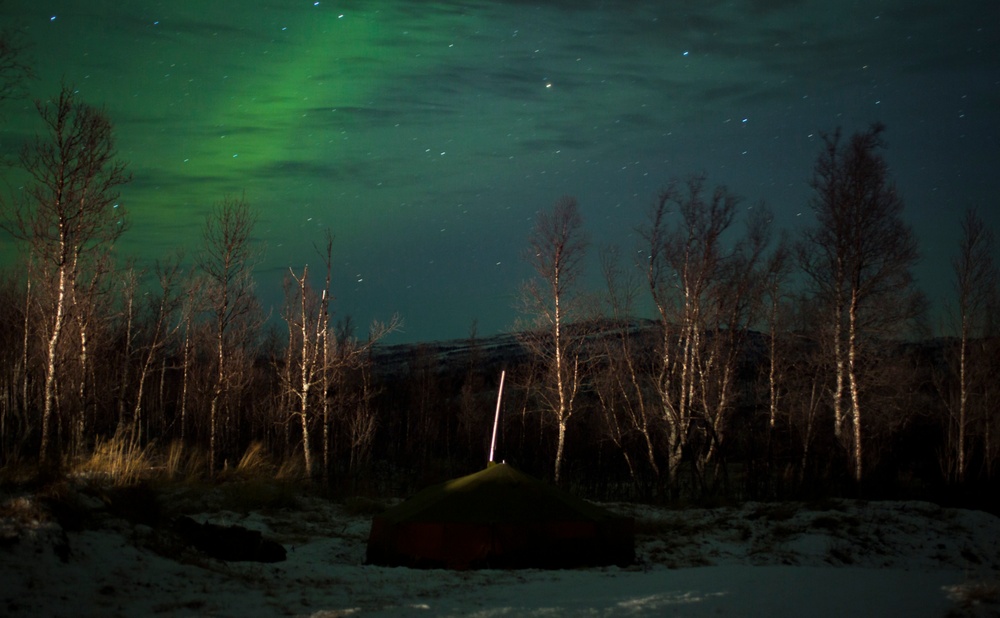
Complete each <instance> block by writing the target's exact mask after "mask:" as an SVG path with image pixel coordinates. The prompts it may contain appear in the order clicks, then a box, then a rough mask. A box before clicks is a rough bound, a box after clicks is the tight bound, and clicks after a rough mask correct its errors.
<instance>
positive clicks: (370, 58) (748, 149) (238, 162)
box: [0, 0, 1000, 342]
mask: <svg viewBox="0 0 1000 618" xmlns="http://www.w3.org/2000/svg"><path fill="white" fill-rule="evenodd" d="M623 7H624V8H623ZM0 24H2V25H3V26H4V27H7V28H15V29H17V30H19V31H20V32H21V33H22V35H23V37H24V39H25V40H26V41H27V42H29V43H30V44H31V45H32V47H31V50H30V52H31V58H32V60H33V61H34V64H35V65H36V66H37V72H38V77H39V79H38V80H36V81H34V82H33V83H32V84H31V89H32V96H33V97H43V98H44V97H48V96H51V95H54V94H55V93H56V92H58V89H59V84H60V81H61V80H64V81H65V82H66V83H68V84H72V85H74V86H75V87H76V88H77V89H78V90H79V96H80V99H81V100H83V101H85V102H87V103H90V104H94V105H99V106H100V105H103V106H105V107H106V108H107V111H108V113H109V115H110V117H111V119H112V121H113V123H114V124H115V126H116V129H117V136H118V144H119V151H120V155H121V158H122V159H124V160H125V161H127V162H128V163H129V167H130V170H131V171H132V173H133V174H134V180H133V182H132V183H131V184H129V185H128V186H127V187H125V189H124V190H123V192H122V202H123V203H124V204H125V206H126V207H127V208H128V210H129V213H130V215H131V219H132V227H131V229H130V231H129V232H128V234H127V235H126V237H125V238H124V239H123V243H122V251H123V253H124V254H127V255H129V254H130V255H136V256H138V257H139V258H140V259H141V260H143V261H146V262H148V261H151V260H153V259H156V258H158V257H163V256H165V255H167V254H168V253H170V252H171V251H173V250H174V248H177V247H182V248H186V249H187V252H188V255H189V256H190V255H191V254H193V252H194V251H196V250H197V247H198V244H199V243H200V240H201V234H202V229H203V226H204V222H205V216H206V214H207V213H208V211H209V209H210V208H211V206H212V204H213V203H215V202H217V201H219V200H220V199H222V198H223V197H225V196H227V195H240V194H244V193H245V195H246V199H247V201H248V202H250V204H251V205H252V206H254V207H255V208H256V210H257V211H258V213H259V216H260V222H259V226H258V235H259V237H260V240H261V241H262V242H263V244H264V246H265V250H266V253H265V258H264V262H263V263H262V265H261V268H260V272H259V276H258V284H259V293H260V295H261V297H262V298H263V299H264V300H265V302H266V303H267V304H269V305H270V304H275V305H276V304H277V303H278V302H280V296H281V279H282V277H283V276H284V274H285V273H287V269H288V267H289V266H292V267H294V268H296V269H299V270H300V269H301V268H302V266H303V265H304V264H306V263H310V264H312V265H314V268H316V267H318V265H319V259H318V257H317V255H316V253H315V251H314V249H313V246H312V245H313V243H321V242H322V237H323V230H324V229H325V228H329V229H330V230H331V231H332V232H333V233H334V235H335V237H336V240H335V247H334V251H335V268H336V272H335V279H334V294H335V296H336V310H337V313H338V315H340V316H343V315H345V314H350V315H352V316H353V317H354V319H355V321H356V322H358V323H360V324H364V323H366V322H367V321H368V320H370V319H372V318H383V319H384V318H388V317H389V316H390V315H391V314H392V313H394V312H399V313H400V314H401V315H402V317H403V318H404V320H405V322H406V326H405V330H404V332H402V333H399V334H397V335H394V336H393V339H392V341H397V342H398V341H419V340H433V339H447V338H455V337H463V336H465V335H466V334H467V333H468V331H469V327H470V325H471V323H472V322H473V320H477V321H478V324H479V332H480V334H492V333H494V332H499V331H504V330H507V329H509V328H510V327H511V326H512V325H513V323H514V320H515V318H516V312H515V309H514V307H515V295H516V292H517V288H518V284H519V282H520V281H522V280H523V279H524V278H525V277H527V276H528V274H529V273H528V271H527V268H526V267H525V265H524V264H523V263H522V261H521V259H520V253H521V251H522V248H523V247H524V246H525V244H526V237H527V234H528V232H529V231H530V228H531V225H532V223H533V221H534V216H535V213H536V212H537V211H538V210H540V209H544V208H548V207H550V206H551V205H552V204H553V202H554V201H555V200H556V199H557V198H558V197H559V196H561V195H567V194H568V195H574V196H576V197H577V198H578V200H579V202H580V205H581V208H582V212H583V216H584V224H585V227H586V229H587V231H588V233H589V234H590V236H591V240H592V246H593V249H594V250H593V253H594V257H595V260H594V264H593V266H594V267H593V268H592V274H593V276H594V279H595V281H594V287H596V286H597V285H598V283H597V281H596V279H597V277H598V272H597V268H596V253H597V251H596V249H597V247H599V246H601V245H603V244H605V243H609V242H614V243H617V244H618V245H620V246H621V248H622V249H623V251H625V252H634V251H635V250H636V249H637V246H636V242H637V239H636V237H635V234H634V231H633V230H634V228H635V227H636V226H637V225H639V224H641V223H642V222H643V220H644V216H645V213H646V210H647V208H648V207H649V205H650V204H651V202H652V200H653V198H654V196H655V194H656V192H657V190H658V189H660V188H661V187H662V186H664V185H665V184H666V183H667V182H668V181H669V180H670V179H671V178H673V177H678V176H684V175H687V174H690V173H692V172H705V173H706V174H707V175H708V177H709V180H710V181H711V182H713V183H725V184H727V185H729V186H730V188H731V189H732V190H734V191H735V192H736V193H738V194H740V195H742V196H744V198H745V200H746V204H747V205H750V204H753V203H755V202H757V201H759V200H764V201H766V202H767V203H768V204H769V206H770V207H771V208H772V210H774V212H775V216H776V221H777V224H778V225H779V226H782V227H788V228H793V229H794V228H795V227H797V226H800V225H804V224H808V223H810V222H811V217H810V215H809V211H808V206H807V200H808V198H809V190H808V186H807V182H808V179H809V176H810V173H811V169H812V164H813V161H814V160H815V157H816V155H817V154H818V152H819V148H820V143H821V140H820V138H819V134H820V132H822V131H832V130H833V129H835V128H836V127H838V126H840V127H842V128H843V129H844V130H845V131H846V132H851V131H855V130H859V129H863V128H865V127H867V126H868V124H869V123H871V122H872V121H876V120H879V121H882V122H885V123H886V124H887V126H888V135H887V138H888V142H889V150H888V151H887V152H886V156H887V159H888V161H889V163H890V166H891V169H892V172H893V174H894V177H895V179H896V181H897V183H898V185H899V187H900V189H901V191H902V193H903V195H904V198H905V200H906V203H907V215H908V217H909V218H910V221H911V222H912V224H913V225H914V227H915V228H916V231H917V234H918V237H919V238H920V241H921V244H922V247H923V251H924V259H923V262H922V264H921V267H920V270H919V271H918V275H919V278H920V281H921V284H922V286H923V287H924V289H925V290H926V291H927V292H928V293H929V295H930V296H931V298H932V299H940V298H941V297H942V294H944V293H946V292H947V286H948V278H949V274H950V273H949V268H950V267H949V264H948V261H949V259H950V256H951V254H952V252H953V251H954V247H955V243H956V241H957V236H958V219H959V217H960V215H961V213H962V211H963V210H964V209H965V208H966V207H967V206H971V205H979V206H980V208H981V209H982V210H983V212H984V214H986V216H987V218H988V220H989V221H990V222H991V223H992V224H993V226H994V228H997V227H1000V225H998V223H1000V213H998V211H1000V204H998V203H997V196H998V195H1000V174H998V173H997V170H1000V143H998V142H1000V5H998V4H997V2H996V1H995V0H972V1H963V2H959V3H953V2H945V1H943V0H940V1H921V0H915V1H914V0H874V1H872V2H843V3H831V2H827V1H821V0H801V1H799V0H735V1H729V2H721V1H720V2H713V1H710V2H698V3H692V2H689V3H672V2H662V1H649V2H643V1H636V2H628V3H624V2H596V1H591V2H587V1H578V2H569V1H556V2H527V1H524V2H498V1H494V2H486V1H476V0H462V1H454V2H446V1H442V2H424V1H416V0H409V1H404V0H374V1H369V2H333V1H321V2H314V1H298V0H280V1H279V0H267V1H264V0H243V1H236V0H219V1H204V2H202V1H198V2H195V1H192V0H176V1H171V2H146V1H138V0H135V1H124V2H123V1H120V0H119V1H114V2H113V1H109V0H90V1H88V2H78V1H70V0H63V1H47V0H2V1H0ZM2 111H3V116H2V119H3V120H2V122H3V124H2V125H0V128H2V129H3V131H2V133H0V147H2V148H3V149H4V150H5V151H8V152H12V151H14V150H16V148H17V147H18V145H19V144H20V143H22V142H23V140H24V139H25V138H26V137H27V136H29V135H31V134H33V133H34V132H35V131H36V130H37V129H38V124H37V120H36V116H37V115H36V113H35V111H34V107H33V103H31V102H30V101H28V100H24V101H14V102H11V103H9V104H8V105H7V106H6V107H5V108H4V109H3V110H2ZM0 242H2V243H5V244H8V245H9V243H10V242H11V241H10V240H9V239H4V240H2V241H0ZM2 255H8V256H9V255H11V253H10V251H4V252H3V253H2Z"/></svg>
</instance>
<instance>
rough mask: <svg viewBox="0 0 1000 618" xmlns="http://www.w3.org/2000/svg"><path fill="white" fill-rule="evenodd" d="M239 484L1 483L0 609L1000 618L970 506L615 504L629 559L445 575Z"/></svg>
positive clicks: (991, 554)
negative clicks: (246, 539)
mask: <svg viewBox="0 0 1000 618" xmlns="http://www.w3.org/2000/svg"><path fill="white" fill-rule="evenodd" d="M240 491H241V490H240V489H239V488H238V487H237V488H235V489H234V488H232V487H231V488H228V489H225V488H213V489H204V488H202V489H198V490H191V489H187V490H182V489H178V488H175V489H172V490H169V491H167V493H165V494H163V493H160V494H157V500H156V504H158V505H159V506H155V507H151V506H149V505H148V504H147V505H146V507H145V509H144V507H143V506H142V505H141V502H142V500H141V499H140V500H138V501H134V503H132V504H131V505H130V506H129V501H128V500H121V499H120V498H115V497H113V496H111V495H110V494H108V495H103V494H101V493H100V492H94V491H77V490H69V489H64V490H62V492H61V493H60V494H59V496H58V499H55V500H53V499H51V498H50V499H47V500H46V499H42V498H39V497H38V496H35V495H31V494H20V495H18V494H16V493H15V494H0V615H5V616H312V617H315V618H321V617H323V618H327V617H334V616H427V617H430V616H476V617H481V618H491V617H496V616H564V615H568V616H768V617H772V618H773V617H780V616H912V617H919V616H993V615H1000V518H997V517H996V516H994V515H990V514H987V513H983V512H978V511H966V510H953V509H944V508H940V507H938V506H935V505H933V504H928V503H922V502H871V503H863V502H853V501H829V502H825V503H822V504H819V503H817V504H786V503H780V504H770V503H766V504H765V503H751V504H746V505H744V506H742V507H739V508H718V509H685V510H669V509H661V508H652V507H647V506H637V505H628V504H613V505H608V506H609V507H610V508H612V509H614V510H618V511H623V512H627V513H628V514H631V515H633V516H635V517H636V520H637V555H638V563H637V564H636V565H635V566H633V567H629V568H624V569H623V568H617V567H611V568H597V569H581V570H566V571H541V570H521V571H465V572H454V571H421V570H409V569H399V568H383V567H374V566H366V565H365V564H364V557H365V542H366V539H367V536H368V529H369V522H370V515H369V514H355V513H357V511H358V510H359V509H358V508H356V504H352V505H349V506H350V508H349V506H347V505H344V504H340V503H335V502H330V501H327V500H324V499H322V498H320V497H317V496H313V495H305V494H300V495H291V496H289V495H281V496H279V499H274V500H272V501H271V502H270V504H269V505H267V506H266V508H260V507H259V505H256V506H254V507H253V508H244V507H241V506H240V504H239V500H234V499H233V498H234V496H239V494H240ZM254 492H256V493H259V490H256V489H255V490H254ZM140 498H141V496H140ZM249 502H251V501H248V503H249ZM180 513H187V514H191V515H193V516H194V518H195V519H196V520H197V521H199V522H203V521H210V522H213V523H216V524H221V525H232V524H238V525H241V526H245V527H247V528H251V529H256V530H260V531H262V532H264V534H265V535H266V536H267V537H269V538H272V539H274V540H277V541H279V542H281V543H282V544H283V545H284V546H285V548H286V549H287V552H288V554H287V556H288V557H287V560H286V561H284V562H279V563H273V564H261V563H250V562H230V563H226V562H221V561H218V560H215V559H213V558H209V557H207V556H205V555H202V554H200V553H198V552H197V551H196V550H194V549H192V548H190V547H186V546H184V545H183V544H182V543H180V542H179V541H178V540H177V538H176V536H173V535H172V534H171V533H169V532H167V528H165V527H161V524H162V522H163V521H164V517H169V516H173V515H176V514H180ZM158 517H159V519H158ZM156 521H159V522H160V523H152V525H151V524H150V523H143V522H156ZM60 522H61V523H60Z"/></svg>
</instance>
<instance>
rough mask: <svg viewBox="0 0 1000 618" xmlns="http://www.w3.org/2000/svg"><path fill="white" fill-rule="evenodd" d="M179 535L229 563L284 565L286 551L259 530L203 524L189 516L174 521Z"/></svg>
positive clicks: (197, 547) (201, 549)
mask: <svg viewBox="0 0 1000 618" xmlns="http://www.w3.org/2000/svg"><path fill="white" fill-rule="evenodd" d="M174 529H175V530H176V531H177V534H179V535H180V536H181V538H182V539H184V541H185V542H187V543H188V544H189V545H191V546H193V547H195V548H196V549H197V550H198V551H201V552H203V553H205V554H208V555H209V556H211V557H213V558H217V559H219V560H225V561H228V562H282V561H284V560H285V558H286V553H285V548H284V547H283V546H282V545H281V544H280V543H277V542H276V541H272V540H270V539H265V538H264V535H262V534H261V533H260V531H258V530H250V529H247V528H244V527H243V526H220V525H217V524H213V523H209V522H205V523H203V524H200V523H198V522H196V521H195V520H193V519H191V518H190V517H186V516H185V517H179V518H178V519H177V520H176V521H175V522H174Z"/></svg>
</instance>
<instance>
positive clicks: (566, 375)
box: [522, 197, 587, 483]
mask: <svg viewBox="0 0 1000 618" xmlns="http://www.w3.org/2000/svg"><path fill="white" fill-rule="evenodd" d="M582 228H583V219H582V218H581V216H580V211H579V208H578V206H577V201H576V199H575V198H573V197H563V198H560V199H559V200H558V201H556V204H555V206H554V207H553V209H552V211H551V212H549V211H542V212H539V213H538V216H537V218H536V220H535V226H534V228H533V229H532V232H531V234H530V236H529V237H528V251H527V254H526V256H525V258H526V260H527V262H528V263H529V264H531V266H532V267H533V268H534V270H535V273H536V278H535V279H533V280H531V281H529V282H528V283H527V284H526V285H525V287H524V290H523V295H522V298H523V300H524V302H525V305H526V309H525V312H526V313H528V314H529V315H532V316H534V319H535V328H536V330H535V334H537V337H534V336H529V337H528V338H527V340H526V341H525V343H527V345H528V347H529V348H530V349H531V351H532V353H533V354H534V356H535V357H536V358H537V359H538V360H539V361H540V362H541V363H542V364H543V365H544V366H545V370H546V372H547V374H548V381H547V384H546V385H545V387H546V388H543V389H541V395H542V399H543V401H544V404H543V405H544V412H545V414H547V415H548V416H550V417H551V418H552V420H553V421H554V422H555V425H556V431H557V438H556V455H555V462H554V465H553V468H554V472H553V476H554V479H555V482H557V483H558V482H559V479H560V473H561V471H562V463H563V454H564V451H565V447H566V428H567V426H568V424H569V421H570V419H571V418H572V417H573V414H574V412H575V411H576V407H575V403H576V396H577V394H578V393H579V392H580V387H581V384H582V381H583V372H584V367H583V366H582V365H585V364H586V362H587V359H586V358H584V356H583V350H582V346H583V337H582V335H581V334H580V333H570V332H568V329H567V326H568V325H569V324H570V323H571V322H572V321H573V319H574V318H575V317H576V314H577V311H578V309H579V307H576V306H574V303H575V301H576V299H577V296H576V289H575V286H576V285H577V284H578V282H579V278H580V276H581V273H582V269H583V258H584V256H585V254H586V247H587V244H586V238H585V237H584V234H583V230H582Z"/></svg>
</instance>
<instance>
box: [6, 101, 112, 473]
mask: <svg viewBox="0 0 1000 618" xmlns="http://www.w3.org/2000/svg"><path fill="white" fill-rule="evenodd" d="M36 107H37V108H38V112H39V114H40V115H41V118H42V121H43V123H44V125H45V129H46V131H47V135H45V136H39V137H36V138H35V140H34V141H33V142H31V143H30V144H28V145H27V146H26V147H25V148H24V149H23V150H22V152H21V157H20V162H21V165H22V167H23V168H24V169H25V171H27V173H28V175H29V177H30V183H29V184H28V185H27V188H26V189H25V192H24V194H23V196H20V199H18V200H17V201H15V202H14V204H13V207H11V205H9V204H6V203H5V204H4V206H5V210H8V209H9V210H13V213H12V215H13V216H12V217H10V218H9V219H8V218H7V217H4V226H5V229H6V230H7V231H8V232H10V233H11V234H12V235H13V236H15V237H16V238H18V239H21V240H23V241H26V242H27V243H29V244H30V246H31V249H30V254H31V257H32V261H33V266H32V268H31V269H30V272H31V273H32V274H35V275H36V276H38V277H40V278H42V282H43V283H44V285H45V287H46V288H47V290H50V291H51V292H50V293H46V294H36V295H35V296H34V297H35V298H36V299H37V300H38V301H39V302H42V301H44V302H45V306H44V307H41V315H40V319H42V320H43V321H44V332H45V337H46V342H45V352H44V357H45V361H44V369H43V371H44V376H45V378H44V387H43V395H42V418H41V423H40V425H41V444H40V447H39V457H40V459H41V460H42V461H45V460H46V459H47V458H48V456H49V455H50V452H49V451H50V441H51V435H52V433H51V432H52V429H53V422H54V419H53V415H54V414H55V413H56V412H55V411H56V409H57V406H56V401H55V397H56V385H57V381H58V380H57V371H58V370H59V363H58V359H59V356H60V353H61V351H62V347H63V346H64V343H65V342H64V341H63V330H64V327H65V326H66V324H67V321H68V320H70V319H72V316H71V315H70V313H71V309H72V307H73V305H74V304H75V305H76V306H77V307H84V306H86V304H87V302H88V299H87V298H84V297H83V292H84V289H82V288H84V278H85V277H87V276H88V271H89V272H90V273H91V274H93V273H94V272H95V269H96V268H97V267H98V266H97V264H98V263H99V262H100V259H101V256H103V255H104V254H105V253H106V252H108V251H109V250H110V247H111V246H112V245H113V244H114V242H115V241H116V240H117V239H118V237H119V236H120V235H121V234H122V232H123V231H124V230H125V212H124V209H123V208H121V207H120V206H119V204H118V203H117V199H118V187H120V186H121V185H123V184H125V183H126V182H128V180H129V175H128V174H127V173H126V171H125V164H124V163H122V162H120V161H118V160H117V159H116V152H115V147H114V135H113V131H112V125H111V122H110V120H109V119H108V117H107V115H106V114H105V113H104V112H103V111H101V110H98V109H96V108H93V107H90V106H88V105H86V104H83V103H79V102H77V101H76V100H75V98H74V92H73V89H72V88H70V87H68V86H64V87H63V88H62V90H61V91H60V93H59V95H58V96H57V97H55V98H54V99H53V100H50V101H47V102H42V101H39V102H37V104H36Z"/></svg>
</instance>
